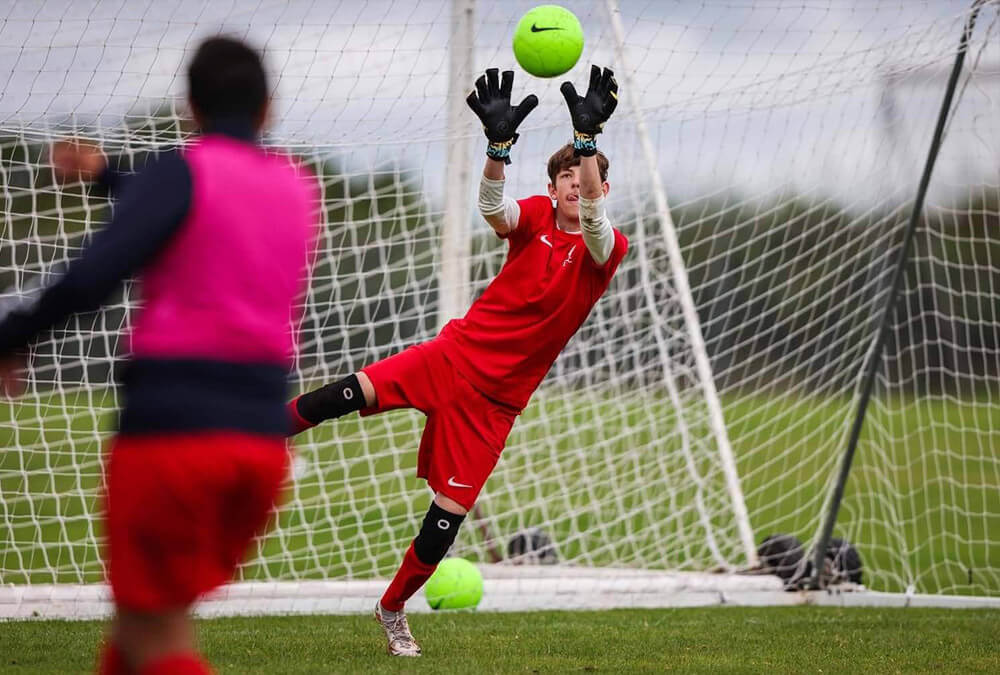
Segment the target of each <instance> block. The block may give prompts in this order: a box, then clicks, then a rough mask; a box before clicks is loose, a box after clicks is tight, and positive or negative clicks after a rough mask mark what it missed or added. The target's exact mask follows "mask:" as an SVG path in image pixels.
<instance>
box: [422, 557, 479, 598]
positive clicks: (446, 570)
mask: <svg viewBox="0 0 1000 675" xmlns="http://www.w3.org/2000/svg"><path fill="white" fill-rule="evenodd" d="M424 595H425V596H426V597H427V604H428V605H430V606H431V608H432V609H471V608H473V607H475V606H476V605H478V604H479V601H480V600H481V599H482V597H483V575H482V574H480V573H479V569H478V568H476V566H475V565H473V564H472V563H471V562H469V561H468V560H466V559H465V558H446V559H445V560H442V561H441V564H440V565H438V568H437V569H436V570H434V574H432V575H431V578H430V579H428V580H427V584H426V585H425V586H424Z"/></svg>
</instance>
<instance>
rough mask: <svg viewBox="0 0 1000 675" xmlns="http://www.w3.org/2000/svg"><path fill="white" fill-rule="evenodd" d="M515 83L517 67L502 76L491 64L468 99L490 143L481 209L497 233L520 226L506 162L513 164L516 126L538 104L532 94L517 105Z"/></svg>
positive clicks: (482, 188) (481, 185)
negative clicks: (509, 194) (512, 99)
mask: <svg viewBox="0 0 1000 675" xmlns="http://www.w3.org/2000/svg"><path fill="white" fill-rule="evenodd" d="M513 86H514V71H512V70H505V71H504V72H503V75H502V79H501V76H500V74H499V71H498V70H497V69H496V68H490V69H488V70H487V71H486V73H485V74H484V75H481V76H480V77H479V79H477V80H476V90H475V91H473V92H472V93H471V94H469V97H468V98H467V99H466V102H467V103H468V104H469V107H470V108H471V109H472V111H473V112H474V113H476V116H477V117H479V120H480V121H481V122H482V123H483V131H484V132H485V133H486V138H487V139H488V140H489V144H488V145H487V147H486V167H485V168H484V169H483V178H482V180H481V181H480V184H479V212H480V213H482V214H483V218H485V219H486V222H488V223H489V224H490V227H492V228H493V229H494V230H495V231H496V232H497V234H500V235H503V234H506V233H508V232H510V231H511V230H513V229H514V228H516V227H517V221H518V219H519V217H520V214H521V209H520V207H518V205H517V202H516V201H515V200H513V199H511V198H509V197H505V196H504V194H503V186H504V179H505V176H504V166H505V165H506V164H510V149H511V147H512V146H513V145H514V143H516V142H517V138H518V134H517V127H518V125H520V124H521V122H523V121H524V118H525V117H527V115H528V113H530V112H531V111H532V110H534V109H535V106H537V105H538V97H536V96H535V95H534V94H529V95H528V96H526V97H525V98H524V100H523V101H521V103H520V104H518V105H517V106H516V107H514V106H511V104H510V96H511V91H512V89H513Z"/></svg>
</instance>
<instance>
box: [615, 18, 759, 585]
mask: <svg viewBox="0 0 1000 675" xmlns="http://www.w3.org/2000/svg"><path fill="white" fill-rule="evenodd" d="M604 6H605V9H606V10H607V12H608V20H609V21H610V23H611V28H612V32H613V33H614V36H615V52H616V54H617V57H618V63H619V64H620V66H621V78H622V82H623V84H624V86H623V87H622V90H621V96H622V97H624V98H628V97H630V96H632V95H633V94H630V93H629V92H631V91H634V89H633V88H632V86H631V85H632V75H631V71H630V70H629V67H628V60H627V59H626V56H625V29H624V28H623V27H622V18H621V12H620V10H619V8H618V0H606V2H605V5H604ZM632 109H633V115H634V117H635V125H636V134H637V135H638V136H639V142H640V143H641V144H642V154H643V156H644V158H645V160H646V166H647V169H648V170H649V173H650V183H651V185H652V190H653V200H654V202H655V204H656V216H657V217H658V218H659V221H660V227H661V230H662V232H663V240H664V241H665V242H666V245H667V252H668V253H669V255H670V271H671V272H672V274H673V281H674V283H675V284H676V285H677V294H678V295H679V296H680V303H681V308H682V310H683V312H684V325H685V326H686V327H687V330H688V336H689V339H690V340H691V351H692V352H693V353H694V359H695V364H696V366H697V368H698V380H699V383H700V384H701V388H702V391H703V393H704V396H705V404H706V405H707V406H708V410H709V419H710V420H711V426H712V434H713V436H714V437H715V443H716V447H717V449H718V452H719V459H720V460H721V463H722V470H723V472H724V473H725V476H726V488H727V489H728V491H729V498H730V499H731V500H732V503H733V511H734V513H735V515H736V525H737V528H738V529H739V533H740V542H741V543H742V544H743V553H744V554H745V555H746V559H747V566H748V567H754V566H756V565H757V563H758V560H757V545H756V544H755V543H754V536H753V529H752V528H751V527H750V516H749V514H747V507H746V504H745V503H744V501H743V490H742V488H741V487H740V479H739V476H738V475H737V474H736V460H735V459H734V458H733V449H732V446H730V444H729V435H728V434H727V433H726V421H725V418H724V417H723V416H722V405H721V404H720V403H719V393H718V392H717V391H716V390H715V375H714V374H713V373H712V365H711V363H710V362H709V360H708V352H707V351H706V349H705V339H704V337H703V336H702V334H701V323H700V322H699V320H698V311H697V310H696V309H695V306H694V299H693V298H692V296H691V287H690V285H689V284H688V277H687V270H686V269H684V259H683V258H682V257H681V247H680V243H679V242H678V241H677V230H676V229H675V228H674V221H673V219H672V218H671V217H670V207H669V206H668V205H667V195H666V193H665V192H664V190H663V179H662V178H661V176H660V168H659V166H658V165H657V162H656V153H655V152H654V151H653V144H652V142H651V141H650V140H649V130H648V129H647V128H646V119H645V117H643V114H642V107H641V106H640V105H639V102H638V101H636V102H635V104H634V105H633V106H632ZM650 309H651V310H653V309H654V308H652V307H651V308H650ZM661 344H662V343H661ZM660 358H661V359H663V362H664V363H663V369H664V371H665V373H666V376H665V379H666V380H667V382H668V385H667V386H668V387H670V388H671V390H673V389H674V385H673V381H672V377H671V375H670V372H671V368H670V363H669V359H670V357H669V356H668V355H667V353H666V351H665V350H663V349H662V348H661V355H660ZM672 398H673V399H674V400H675V401H676V405H680V401H679V399H678V398H677V396H676V395H672ZM678 418H679V417H678ZM692 471H693V469H692ZM706 529H707V531H710V530H708V528H706Z"/></svg>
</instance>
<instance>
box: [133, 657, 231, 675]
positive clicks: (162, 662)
mask: <svg viewBox="0 0 1000 675" xmlns="http://www.w3.org/2000/svg"><path fill="white" fill-rule="evenodd" d="M212 672H213V671H212V669H211V668H210V667H209V665H208V664H207V663H205V661H204V660H203V659H202V658H201V657H200V656H199V655H198V654H195V653H193V652H188V653H180V654H170V655H169V656H164V657H163V658H161V659H157V660H156V661H150V662H149V663H147V664H146V665H145V666H143V667H142V668H141V669H140V670H139V673H140V675H212Z"/></svg>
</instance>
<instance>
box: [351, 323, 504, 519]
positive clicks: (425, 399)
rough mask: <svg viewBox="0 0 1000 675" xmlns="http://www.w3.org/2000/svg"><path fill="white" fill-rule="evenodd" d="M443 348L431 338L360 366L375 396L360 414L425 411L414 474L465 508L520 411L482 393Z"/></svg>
mask: <svg viewBox="0 0 1000 675" xmlns="http://www.w3.org/2000/svg"><path fill="white" fill-rule="evenodd" d="M445 349H446V346H445V343H443V341H441V340H431V341H430V342H425V343H423V344H419V345H416V346H413V347H410V348H408V349H406V350H405V351H402V352H400V353H399V354H396V355H395V356H390V357H389V358H387V359H384V360H382V361H379V362H378V363H375V364H373V365H370V366H368V367H366V368H363V369H362V372H364V373H365V375H367V376H368V378H369V379H370V380H371V381H372V385H373V386H374V387H375V396H376V398H377V399H378V402H377V404H376V406H375V407H373V408H366V409H365V410H362V411H361V414H362V415H374V414H375V413H380V412H384V411H386V410H395V409H397V408H416V409H417V410H419V411H420V412H422V413H424V414H425V415H427V423H426V425H425V426H424V433H423V436H421V438H420V451H419V453H418V456H417V476H419V477H420V478H424V479H426V480H427V484H428V485H430V486H431V489H432V490H434V491H435V492H440V493H442V494H443V495H445V496H446V497H450V498H451V499H454V500H455V501H456V502H458V503H459V504H461V505H462V506H463V507H465V508H466V509H471V508H472V507H473V505H474V504H475V503H476V498H477V497H478V496H479V492H480V491H481V490H482V489H483V485H484V484H485V483H486V479H487V478H489V477H490V473H492V472H493V468H494V467H495V466H496V464H497V460H499V459H500V453H501V452H502V451H503V447H504V444H505V443H506V442H507V435H508V434H509V433H510V429H511V427H512V426H513V425H514V420H516V419H517V416H518V414H519V412H520V411H519V410H517V409H516V408H512V407H510V406H507V405H504V404H502V403H497V402H496V401H493V400H492V399H489V398H487V397H485V396H483V394H481V393H480V392H479V391H478V390H476V389H475V388H474V387H473V386H472V385H471V384H469V383H468V382H467V381H466V380H465V379H464V378H463V377H462V376H461V375H459V374H458V372H457V371H456V370H455V368H454V367H453V366H452V364H451V363H450V362H449V361H448V359H447V357H446V356H445V353H444V352H445Z"/></svg>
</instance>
